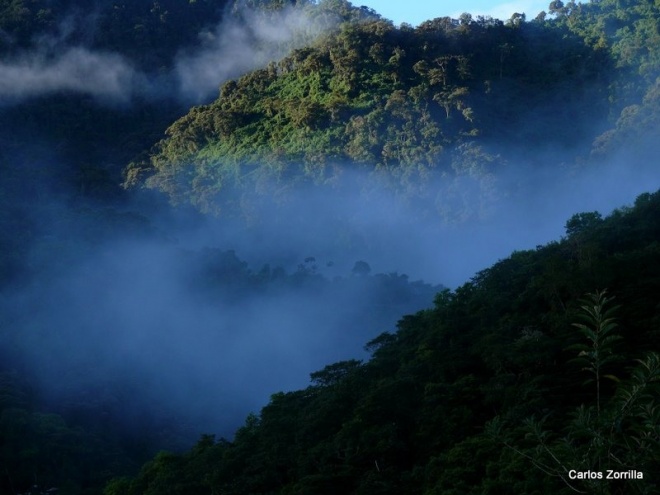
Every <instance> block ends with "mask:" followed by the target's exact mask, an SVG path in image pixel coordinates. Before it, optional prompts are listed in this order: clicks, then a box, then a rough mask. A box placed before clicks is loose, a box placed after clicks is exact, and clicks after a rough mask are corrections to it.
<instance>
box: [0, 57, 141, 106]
mask: <svg viewBox="0 0 660 495" xmlns="http://www.w3.org/2000/svg"><path fill="white" fill-rule="evenodd" d="M137 79H138V75H137V74H136V72H135V70H134V69H133V68H132V67H131V65H130V64H129V63H128V62H126V61H125V60H124V59H123V58H122V57H121V56H119V55H117V54H114V53H98V52H92V51H90V50H88V49H87V48H83V47H73V48H68V49H66V51H64V52H63V53H61V54H58V55H56V56H48V55H46V54H43V53H40V52H34V53H31V54H28V55H25V56H23V57H22V58H20V59H19V60H17V61H13V62H7V61H4V62H0V98H1V99H3V100H9V101H16V100H19V101H20V100H23V99H26V98H31V97H37V96H42V95H47V94H53V93H58V92H62V91H64V92H75V93H83V94H88V95H91V96H94V97H98V98H104V99H111V100H117V101H126V100H127V99H128V98H129V97H130V95H131V93H132V91H133V87H134V84H135V83H136V81H137Z"/></svg>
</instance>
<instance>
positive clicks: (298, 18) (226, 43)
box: [175, 6, 339, 102]
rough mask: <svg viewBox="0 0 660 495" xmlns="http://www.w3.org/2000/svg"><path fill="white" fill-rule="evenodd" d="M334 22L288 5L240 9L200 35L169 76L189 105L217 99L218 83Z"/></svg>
mask: <svg viewBox="0 0 660 495" xmlns="http://www.w3.org/2000/svg"><path fill="white" fill-rule="evenodd" d="M338 22H339V20H338V19H337V18H335V17H333V16H330V15H325V16H323V15H316V16H314V17H312V16H311V15H310V12H309V11H306V10H303V9H302V8H295V7H291V6H287V7H286V8H284V9H282V10H277V11H271V12H261V11H255V10H251V9H249V8H247V7H245V6H243V7H242V8H241V9H240V10H239V11H238V12H237V13H235V15H232V16H225V17H224V19H223V21H222V22H220V24H218V26H216V27H215V29H214V30H212V31H204V32H201V33H200V34H199V40H200V46H199V47H196V48H195V49H193V50H184V51H182V52H180V53H179V55H178V56H177V60H176V64H175V74H176V78H177V81H178V85H179V88H180V89H179V90H180V93H181V95H182V97H183V98H184V99H187V100H189V101H193V102H199V101H204V100H205V99H207V98H208V97H209V96H217V93H218V90H219V87H220V85H221V84H222V83H223V82H224V81H227V80H229V79H232V78H235V77H238V76H240V75H242V74H245V73H247V72H249V71H250V70H253V69H257V68H260V67H264V66H265V65H266V64H267V63H268V62H271V61H275V60H279V59H280V58H282V57H284V56H285V55H286V54H287V53H288V52H290V51H291V50H293V49H295V48H300V47H301V46H304V45H305V44H309V43H310V42H311V41H313V40H314V39H315V38H317V37H318V36H319V35H321V34H322V33H324V32H327V31H328V30H330V29H332V28H333V27H335V26H337V24H338Z"/></svg>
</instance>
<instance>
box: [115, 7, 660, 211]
mask: <svg viewBox="0 0 660 495" xmlns="http://www.w3.org/2000/svg"><path fill="white" fill-rule="evenodd" d="M657 31H658V10H657V7H656V6H654V5H653V4H651V3H648V2H643V3H642V4H637V3H636V2H632V3H631V4H630V5H624V4H622V3H621V2H608V1H603V2H594V3H589V4H584V5H583V4H580V5H576V4H574V3H570V4H567V5H566V6H564V5H563V4H562V3H561V2H553V3H552V5H551V8H550V15H548V16H544V15H540V16H539V17H538V18H537V19H535V20H532V21H530V22H525V19H524V17H523V16H522V15H514V16H513V17H512V18H511V19H509V20H507V21H505V22H502V21H500V20H497V19H492V18H483V17H477V18H472V16H470V15H469V14H465V15H463V16H462V17H461V18H460V19H450V18H438V19H435V20H431V21H427V22H425V23H422V24H421V25H420V26H418V27H416V28H413V27H411V26H406V25H404V26H401V27H395V26H393V25H392V23H391V22H389V21H387V20H385V19H380V18H377V17H374V18H367V19H365V20H363V21H362V22H359V23H355V22H351V23H343V24H341V25H340V26H339V28H338V29H337V30H335V31H332V32H330V33H329V34H327V35H326V36H323V37H321V38H320V39H318V40H317V41H316V42H314V43H313V44H311V45H310V46H308V47H305V48H303V49H299V50H295V51H294V52H293V53H292V54H291V55H290V56H288V57H286V58H284V59H282V60H280V61H279V62H273V63H271V64H269V65H268V66H267V67H264V68H263V69H261V70H258V71H255V72H252V73H249V74H247V75H245V76H244V77H242V78H240V79H237V80H234V81H229V82H227V83H225V84H224V86H223V87H222V89H221V93H220V97H219V98H218V99H217V100H216V101H215V102H213V103H212V104H210V105H205V106H200V107H195V108H193V109H192V110H191V111H190V112H189V113H188V114H187V115H186V116H185V117H183V118H182V119H180V120H178V121H177V122H175V123H174V124H173V125H172V126H171V127H170V128H169V129H168V131H167V137H166V138H165V139H164V140H162V141H161V142H160V143H158V144H157V145H156V147H155V148H154V150H153V151H152V153H151V154H150V157H149V158H148V159H146V160H140V161H136V162H134V163H133V164H132V165H131V166H130V167H129V169H128V171H127V179H126V183H127V184H128V185H134V184H136V183H139V182H141V181H142V180H145V179H146V184H147V185H148V186H149V187H152V188H156V189H158V190H161V191H164V192H166V193H167V194H168V195H169V196H170V198H171V199H172V201H174V202H175V203H192V204H193V205H196V206H197V207H198V208H200V209H202V210H205V211H218V210H225V212H226V213H235V210H237V206H236V199H235V197H236V194H237V191H238V194H242V195H243V197H244V198H249V197H250V194H253V193H254V191H255V190H257V191H260V190H262V189H263V184H264V183H268V182H269V181H274V182H275V183H278V182H279V183H281V184H285V185H288V186H290V185H291V183H292V182H301V181H303V182H310V181H311V182H314V183H316V184H328V183H329V184H335V185H336V184H337V183H341V181H342V178H343V176H342V172H343V171H344V170H347V169H348V170H354V169H358V170H364V171H366V172H367V173H371V175H372V178H373V177H374V176H375V177H376V178H377V179H381V181H385V182H386V183H388V184H389V185H390V187H392V188H394V189H395V190H397V191H400V192H401V193H402V194H404V195H407V196H409V197H411V198H414V200H415V201H418V202H420V203H422V204H423V205H425V207H426V208H427V209H430V210H432V211H434V213H436V214H437V213H438V212H442V211H443V209H445V208H446V207H447V204H446V203H447V200H446V198H443V197H442V195H441V194H438V189H441V190H443V192H446V191H445V189H450V188H451V186H450V185H451V184H452V182H453V181H458V180H459V179H460V177H461V176H466V175H468V176H471V177H474V178H476V179H477V180H478V181H480V187H481V188H482V189H483V191H482V195H483V196H487V195H489V194H490V195H492V194H493V192H492V190H491V189H490V184H489V181H491V179H492V177H493V176H496V175H498V174H501V173H503V172H504V171H506V170H507V166H509V165H511V164H512V163H519V162H525V163H526V165H525V169H526V170H527V172H528V173H530V174H533V173H535V172H538V170H539V169H542V168H544V167H548V166H550V167H554V168H555V169H557V163H559V162H566V161H568V162H574V161H575V160H576V158H578V157H579V158H581V160H582V161H584V160H587V159H588V158H589V157H590V156H591V155H593V156H594V157H597V158H596V159H597V160H600V159H602V153H605V152H608V153H612V152H614V151H616V150H618V149H620V147H621V146H622V145H623V144H624V143H626V144H627V145H628V146H631V147H637V148H639V147H640V146H645V145H648V144H649V143H651V142H657V140H656V139H652V138H655V137H656V134H655V133H656V132H657V122H656V121H655V120H654V119H656V118H657V117H656V116H657V93H658V90H657V81H656V77H657V75H658V68H659V67H658V57H659V54H658V47H659V46H660V44H659V43H658V34H657ZM569 123H570V124H569ZM633 128H634V129H637V131H633V132H631V129H633ZM647 133H651V136H647ZM631 138H632V139H631ZM633 141H635V142H633ZM655 149H656V148H653V150H655ZM548 154H551V155H552V154H554V156H552V157H551V158H550V159H548V158H547V157H548ZM599 154H601V155H600V157H598V155H599ZM548 162H550V163H551V164H548ZM560 174H561V172H557V175H560ZM350 177H351V178H352V176H350ZM443 188H444V189H443ZM269 189H273V187H270V188H269ZM500 192H502V191H500ZM511 192H512V191H507V193H511ZM446 196H449V195H448V194H447V195H446Z"/></svg>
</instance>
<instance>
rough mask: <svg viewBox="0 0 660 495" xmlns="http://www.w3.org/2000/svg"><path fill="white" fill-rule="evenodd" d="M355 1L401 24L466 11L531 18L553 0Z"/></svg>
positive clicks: (499, 16) (504, 17)
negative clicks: (523, 14)
mask: <svg viewBox="0 0 660 495" xmlns="http://www.w3.org/2000/svg"><path fill="white" fill-rule="evenodd" d="M352 3H353V5H358V6H359V5H365V6H367V7H371V8H372V9H374V10H375V11H376V12H378V13H379V14H381V15H382V16H383V17H385V18H387V19H390V20H391V21H393V22H394V23H395V24H397V25H398V24H401V23H402V22H407V23H408V24H411V25H413V26H417V25H418V24H420V23H422V22H424V21H426V20H429V19H434V18H436V17H445V16H449V17H452V18H457V17H458V16H460V15H461V14H462V13H463V12H468V13H470V14H472V15H473V16H477V15H484V16H486V15H487V16H491V17H494V18H497V19H502V20H506V19H509V18H510V17H511V15H512V14H514V13H516V12H517V13H525V14H526V15H527V19H529V20H531V19H533V18H534V17H536V15H537V14H538V13H539V12H541V11H542V10H545V11H547V10H548V5H549V3H550V0H511V1H506V0H443V1H433V0H405V1H400V0H355V1H353V2H352Z"/></svg>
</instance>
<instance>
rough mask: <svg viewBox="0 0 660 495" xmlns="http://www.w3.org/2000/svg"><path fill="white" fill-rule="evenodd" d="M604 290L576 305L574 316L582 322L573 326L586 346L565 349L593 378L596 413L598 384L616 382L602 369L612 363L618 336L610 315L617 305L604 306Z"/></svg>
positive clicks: (598, 409)
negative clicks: (576, 355) (575, 314)
mask: <svg viewBox="0 0 660 495" xmlns="http://www.w3.org/2000/svg"><path fill="white" fill-rule="evenodd" d="M605 294H606V291H604V290H603V291H599V292H594V293H592V294H588V295H587V297H586V298H585V299H584V304H583V305H582V306H580V308H581V310H582V312H581V313H580V314H579V315H578V317H580V319H581V320H582V321H584V323H573V326H574V327H576V328H577V329H578V330H579V331H580V333H581V334H582V335H583V336H584V338H585V339H586V340H587V342H588V343H587V344H581V343H580V344H574V345H572V346H570V347H569V348H568V349H571V350H576V351H579V354H578V357H577V358H575V359H574V360H573V361H574V362H576V363H578V364H580V365H582V366H583V368H582V370H583V371H588V372H589V373H591V374H592V375H593V381H595V382H596V410H597V411H598V413H600V402H601V400H600V383H601V378H609V379H611V380H615V381H617V380H618V379H617V378H616V377H615V376H613V375H604V374H603V367H605V366H606V365H608V364H610V363H612V362H614V361H616V359H617V354H616V353H615V352H614V344H615V342H616V341H618V340H620V339H621V336H619V335H616V334H614V333H613V331H614V329H615V328H616V327H617V324H616V322H615V320H614V317H613V314H614V313H615V312H616V311H617V309H618V307H617V306H612V307H606V306H607V305H608V303H609V302H610V301H611V300H612V299H611V298H608V297H607V296H606V295H605Z"/></svg>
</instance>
